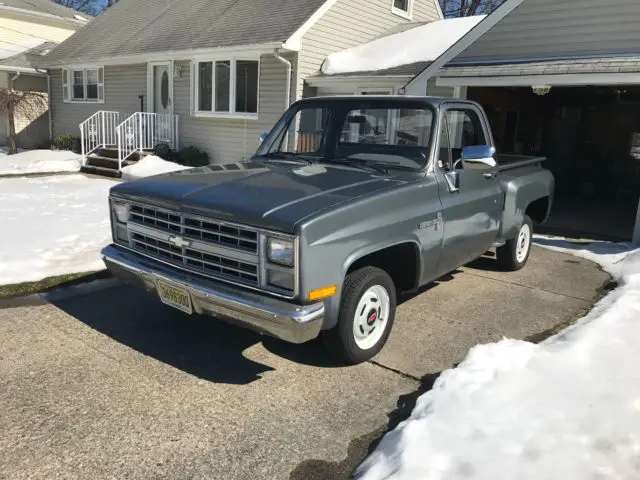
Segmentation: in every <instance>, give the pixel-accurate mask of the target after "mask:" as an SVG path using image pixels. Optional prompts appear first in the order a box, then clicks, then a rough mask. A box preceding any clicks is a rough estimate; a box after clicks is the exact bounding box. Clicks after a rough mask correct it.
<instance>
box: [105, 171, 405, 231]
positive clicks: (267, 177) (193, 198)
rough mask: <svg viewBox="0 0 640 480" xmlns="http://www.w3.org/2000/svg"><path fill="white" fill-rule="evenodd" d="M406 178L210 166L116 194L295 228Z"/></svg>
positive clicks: (124, 188)
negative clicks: (313, 216) (315, 216)
mask: <svg viewBox="0 0 640 480" xmlns="http://www.w3.org/2000/svg"><path fill="white" fill-rule="evenodd" d="M405 183H406V181H404V180H399V179H397V178H394V177H390V176H383V175H381V174H374V173H370V172H367V171H364V170H359V169H354V168H348V167H346V168H345V167H342V166H339V165H336V166H334V165H327V164H322V165H309V166H303V165H288V164H280V163H275V162H274V163H271V162H266V163H262V162H250V163H237V164H236V163H233V164H227V165H209V166H206V167H198V168H192V169H188V170H182V171H178V172H173V173H169V174H163V175H157V176H153V177H148V178H144V179H140V180H136V181H133V182H127V183H122V184H120V185H117V186H115V187H113V188H112V189H111V193H112V194H113V195H116V196H120V197H125V198H129V199H132V200H138V201H141V202H145V201H150V202H152V203H154V204H156V205H158V206H165V207H167V208H170V209H176V210H182V211H185V212H186V211H189V212H192V213H199V214H202V215H206V216H210V217H215V218H219V219H221V220H228V221H233V222H238V223H243V224H246V225H252V226H256V227H262V228H267V229H273V230H277V231H282V232H290V233H293V232H294V230H295V226H296V224H297V223H299V222H300V221H301V220H303V219H305V218H307V217H309V216H310V215H313V214H315V213H319V212H321V211H323V210H326V209H329V208H331V207H335V206H337V205H340V204H342V203H345V202H348V201H351V200H354V199H356V198H359V197H362V196H365V195H369V194H372V193H374V192H379V191H382V190H387V189H391V188H394V187H396V186H398V185H402V184H405Z"/></svg>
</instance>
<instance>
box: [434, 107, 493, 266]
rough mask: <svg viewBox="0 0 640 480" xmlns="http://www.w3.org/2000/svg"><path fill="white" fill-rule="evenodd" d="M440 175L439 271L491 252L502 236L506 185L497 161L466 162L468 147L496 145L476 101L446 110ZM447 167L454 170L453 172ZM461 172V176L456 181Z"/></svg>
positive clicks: (440, 149)
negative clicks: (481, 164) (490, 163)
mask: <svg viewBox="0 0 640 480" xmlns="http://www.w3.org/2000/svg"><path fill="white" fill-rule="evenodd" d="M441 115H442V117H441V119H440V126H441V128H440V132H439V140H438V160H439V161H438V162H437V165H436V176H437V178H438V190H439V192H440V201H441V202H442V205H443V220H444V232H443V233H444V236H443V244H442V254H441V257H440V266H439V268H438V271H439V272H440V273H441V274H444V273H447V272H450V271H453V270H455V269H456V268H458V267H459V266H461V265H464V264H465V263H467V262H469V261H471V260H473V259H475V258H477V257H478V256H480V255H482V254H483V253H485V252H486V251H487V250H488V249H489V248H490V247H491V246H492V244H493V242H494V241H495V240H496V238H497V236H498V231H499V228H500V220H501V217H502V202H503V200H502V190H501V188H500V183H499V180H498V175H497V173H498V172H497V166H496V167H493V168H489V167H487V168H486V169H485V168H482V169H475V168H464V166H463V163H462V161H461V159H462V150H463V149H464V148H465V147H469V146H480V145H491V144H492V140H491V136H490V133H489V130H488V127H487V125H486V123H485V122H484V121H483V120H482V119H483V118H484V117H483V116H482V114H481V112H480V111H479V110H478V109H477V108H475V107H474V106H472V105H468V104H460V105H455V104H452V105H451V106H448V107H447V108H446V109H445V110H444V111H443V112H442V113H441ZM447 172H450V173H453V175H448V177H449V178H447ZM455 177H457V181H452V179H455Z"/></svg>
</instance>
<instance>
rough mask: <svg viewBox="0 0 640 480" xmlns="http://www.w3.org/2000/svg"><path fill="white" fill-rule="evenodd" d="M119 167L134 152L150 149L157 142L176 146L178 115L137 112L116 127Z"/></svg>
mask: <svg viewBox="0 0 640 480" xmlns="http://www.w3.org/2000/svg"><path fill="white" fill-rule="evenodd" d="M116 130H117V142H118V143H117V145H118V160H119V168H120V169H122V162H123V161H125V160H126V159H127V158H129V157H130V156H131V155H133V153H135V152H142V151H144V150H152V149H154V148H155V147H156V146H157V145H158V144H159V143H166V144H168V145H169V146H170V147H171V148H172V149H174V150H175V149H177V148H178V116H177V115H166V114H160V113H146V112H137V113H134V114H133V115H131V116H130V117H129V118H127V119H126V120H124V121H123V122H122V123H120V124H119V125H118V126H117V128H116Z"/></svg>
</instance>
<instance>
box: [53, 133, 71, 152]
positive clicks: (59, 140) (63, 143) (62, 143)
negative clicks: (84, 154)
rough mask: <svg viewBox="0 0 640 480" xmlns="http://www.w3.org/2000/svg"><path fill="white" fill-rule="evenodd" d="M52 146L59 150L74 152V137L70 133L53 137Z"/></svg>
mask: <svg viewBox="0 0 640 480" xmlns="http://www.w3.org/2000/svg"><path fill="white" fill-rule="evenodd" d="M51 146H52V147H53V148H55V149H57V150H72V149H73V137H72V136H71V135H70V134H68V133H59V134H58V135H56V136H55V137H53V140H52V141H51Z"/></svg>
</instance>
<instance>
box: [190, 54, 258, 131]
mask: <svg viewBox="0 0 640 480" xmlns="http://www.w3.org/2000/svg"><path fill="white" fill-rule="evenodd" d="M225 61H228V62H231V72H230V79H229V82H230V85H229V111H228V112H216V111H213V110H212V111H201V110H199V106H200V102H199V98H200V80H199V72H200V63H204V62H212V64H213V65H212V68H211V70H212V75H213V77H214V78H212V83H211V108H212V109H215V105H216V102H215V100H216V82H215V73H216V66H215V62H225ZM238 61H252V62H257V63H258V79H257V85H256V88H257V91H256V95H257V99H258V101H257V104H256V110H257V111H256V112H255V113H245V112H236V70H237V68H236V64H237V62H238ZM261 65H262V64H261V60H260V55H222V56H214V57H202V58H194V59H192V61H191V89H192V95H191V100H192V101H191V115H192V116H194V117H203V118H240V119H246V120H258V117H259V114H260V70H261Z"/></svg>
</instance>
